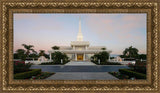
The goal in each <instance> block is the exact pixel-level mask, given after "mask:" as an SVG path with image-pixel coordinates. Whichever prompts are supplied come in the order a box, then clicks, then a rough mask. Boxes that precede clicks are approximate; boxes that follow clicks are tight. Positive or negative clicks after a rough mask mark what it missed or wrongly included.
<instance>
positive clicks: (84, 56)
mask: <svg viewBox="0 0 160 93" xmlns="http://www.w3.org/2000/svg"><path fill="white" fill-rule="evenodd" d="M85 60H86V55H85V53H84V54H83V61H85Z"/></svg>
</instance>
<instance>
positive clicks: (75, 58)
mask: <svg viewBox="0 0 160 93" xmlns="http://www.w3.org/2000/svg"><path fill="white" fill-rule="evenodd" d="M75 60H76V61H77V54H76V53H75Z"/></svg>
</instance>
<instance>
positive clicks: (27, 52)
mask: <svg viewBox="0 0 160 93" xmlns="http://www.w3.org/2000/svg"><path fill="white" fill-rule="evenodd" d="M22 46H23V47H24V48H25V49H26V56H27V57H28V56H29V54H30V51H32V52H34V49H32V48H33V47H34V46H33V45H26V44H22Z"/></svg>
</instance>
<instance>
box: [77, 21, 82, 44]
mask: <svg viewBox="0 0 160 93" xmlns="http://www.w3.org/2000/svg"><path fill="white" fill-rule="evenodd" d="M77 41H83V35H82V32H81V18H79V32H78V35H77Z"/></svg>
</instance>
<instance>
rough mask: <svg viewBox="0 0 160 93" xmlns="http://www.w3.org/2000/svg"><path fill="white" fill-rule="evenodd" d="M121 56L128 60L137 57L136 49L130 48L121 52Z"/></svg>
mask: <svg viewBox="0 0 160 93" xmlns="http://www.w3.org/2000/svg"><path fill="white" fill-rule="evenodd" d="M123 55H124V56H126V57H129V58H132V57H133V58H135V57H137V56H138V49H137V48H133V47H132V46H130V47H129V48H126V49H125V50H124V51H123Z"/></svg>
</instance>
